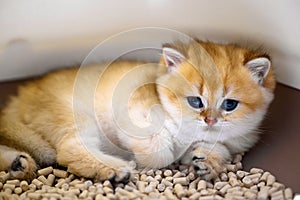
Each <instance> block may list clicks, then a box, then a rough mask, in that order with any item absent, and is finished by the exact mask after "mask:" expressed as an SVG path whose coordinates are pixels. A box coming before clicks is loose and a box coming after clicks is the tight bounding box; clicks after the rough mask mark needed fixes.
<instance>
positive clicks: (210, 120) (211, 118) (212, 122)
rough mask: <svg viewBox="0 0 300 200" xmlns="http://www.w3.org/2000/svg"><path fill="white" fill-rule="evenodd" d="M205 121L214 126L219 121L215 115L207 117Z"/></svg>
mask: <svg viewBox="0 0 300 200" xmlns="http://www.w3.org/2000/svg"><path fill="white" fill-rule="evenodd" d="M204 121H205V123H207V125H209V126H212V125H214V124H215V123H217V121H218V120H217V119H216V118H214V117H205V118H204Z"/></svg>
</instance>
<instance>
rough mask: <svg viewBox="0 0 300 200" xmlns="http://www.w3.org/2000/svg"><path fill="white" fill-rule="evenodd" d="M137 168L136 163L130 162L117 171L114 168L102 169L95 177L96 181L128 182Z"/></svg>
mask: <svg viewBox="0 0 300 200" xmlns="http://www.w3.org/2000/svg"><path fill="white" fill-rule="evenodd" d="M135 167H136V164H135V162H133V161H130V162H128V163H126V165H124V166H120V167H118V168H117V169H113V168H109V167H106V168H102V169H101V170H100V172H99V173H98V175H97V176H96V177H95V179H96V181H98V180H100V181H103V180H111V181H114V182H124V183H125V182H128V181H129V179H130V177H131V174H132V173H133V172H134V169H135Z"/></svg>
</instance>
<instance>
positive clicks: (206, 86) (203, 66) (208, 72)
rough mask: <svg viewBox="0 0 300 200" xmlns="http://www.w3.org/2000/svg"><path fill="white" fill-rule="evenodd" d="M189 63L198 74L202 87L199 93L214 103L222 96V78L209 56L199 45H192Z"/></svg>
mask: <svg viewBox="0 0 300 200" xmlns="http://www.w3.org/2000/svg"><path fill="white" fill-rule="evenodd" d="M188 55H189V62H190V64H192V65H193V67H195V68H196V69H197V71H198V72H199V75H200V76H201V77H202V79H203V83H202V84H203V85H202V87H200V88H199V90H202V91H199V92H201V93H202V94H203V96H206V98H208V100H209V101H211V102H215V101H216V99H218V98H219V97H221V96H222V94H223V83H222V76H221V73H220V70H219V68H218V67H217V65H216V63H215V61H214V59H213V58H212V57H211V55H210V54H209V53H208V52H207V51H206V50H205V49H204V48H203V47H202V46H201V45H200V44H199V43H193V44H191V45H190V48H189V52H188Z"/></svg>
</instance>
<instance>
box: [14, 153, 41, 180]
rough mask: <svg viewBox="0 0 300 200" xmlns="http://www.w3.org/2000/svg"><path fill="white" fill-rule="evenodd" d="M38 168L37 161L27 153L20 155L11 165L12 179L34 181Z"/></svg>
mask: <svg viewBox="0 0 300 200" xmlns="http://www.w3.org/2000/svg"><path fill="white" fill-rule="evenodd" d="M36 170H37V166H36V163H35V161H34V160H33V159H32V157H31V156H30V155H28V154H27V153H20V154H19V155H18V156H17V157H16V158H15V159H14V160H13V162H12V163H11V166H10V170H9V172H10V175H11V178H18V179H28V180H30V179H33V178H34V177H35V176H36Z"/></svg>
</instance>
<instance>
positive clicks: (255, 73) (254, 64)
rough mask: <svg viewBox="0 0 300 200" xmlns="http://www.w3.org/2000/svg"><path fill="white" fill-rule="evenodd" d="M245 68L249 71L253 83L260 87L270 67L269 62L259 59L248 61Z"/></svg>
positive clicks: (265, 59) (266, 59)
mask: <svg viewBox="0 0 300 200" xmlns="http://www.w3.org/2000/svg"><path fill="white" fill-rule="evenodd" d="M246 66H247V67H248V69H249V70H250V72H251V75H252V78H253V79H254V81H255V82H256V83H258V84H260V85H261V84H262V83H263V80H264V78H265V77H266V76H267V75H268V72H269V70H270V67H271V61H270V60H269V59H268V58H265V57H260V58H255V59H253V60H250V61H248V62H247V63H246Z"/></svg>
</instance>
